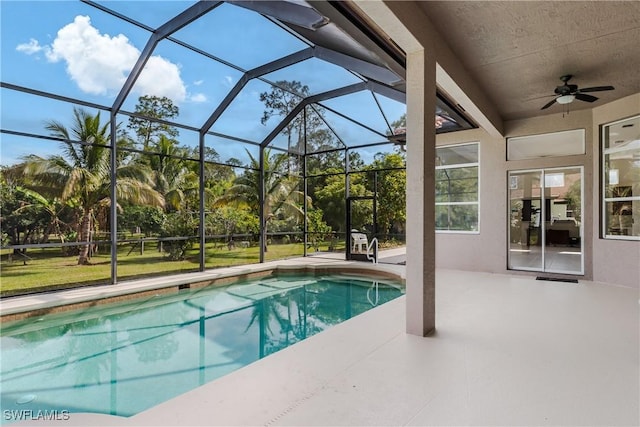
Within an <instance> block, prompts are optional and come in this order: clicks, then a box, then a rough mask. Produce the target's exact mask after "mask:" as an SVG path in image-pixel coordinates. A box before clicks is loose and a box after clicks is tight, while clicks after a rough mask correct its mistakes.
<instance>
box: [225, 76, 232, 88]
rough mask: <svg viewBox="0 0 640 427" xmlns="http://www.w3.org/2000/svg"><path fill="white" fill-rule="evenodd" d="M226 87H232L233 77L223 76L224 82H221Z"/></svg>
mask: <svg viewBox="0 0 640 427" xmlns="http://www.w3.org/2000/svg"><path fill="white" fill-rule="evenodd" d="M223 83H224V84H225V85H226V86H228V87H231V86H233V77H231V76H224V82H223Z"/></svg>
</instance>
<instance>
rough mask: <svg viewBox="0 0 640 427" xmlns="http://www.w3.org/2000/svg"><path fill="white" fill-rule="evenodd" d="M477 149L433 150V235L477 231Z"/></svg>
mask: <svg viewBox="0 0 640 427" xmlns="http://www.w3.org/2000/svg"><path fill="white" fill-rule="evenodd" d="M478 146H479V144H478V143H477V142H474V143H470V144H460V145H451V146H443V147H437V148H436V231H440V232H442V231H447V232H467V233H469V232H471V233H477V232H478V231H479V205H480V200H479V193H478V190H479V187H480V186H479V179H480V178H479V173H478V171H479V151H478Z"/></svg>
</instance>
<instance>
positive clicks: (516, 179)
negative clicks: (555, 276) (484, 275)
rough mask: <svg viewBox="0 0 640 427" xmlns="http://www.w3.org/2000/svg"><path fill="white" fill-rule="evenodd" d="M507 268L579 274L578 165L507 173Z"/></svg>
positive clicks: (579, 187) (580, 239)
mask: <svg viewBox="0 0 640 427" xmlns="http://www.w3.org/2000/svg"><path fill="white" fill-rule="evenodd" d="M508 185H509V253H508V262H509V268H510V269H512V270H530V271H542V272H550V273H564V274H584V267H583V265H584V261H583V259H584V254H583V250H582V248H583V243H582V240H583V239H582V233H583V231H582V212H583V209H582V168H581V167H571V168H557V169H538V170H527V171H512V172H509V184H508Z"/></svg>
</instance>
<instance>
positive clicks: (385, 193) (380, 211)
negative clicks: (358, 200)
mask: <svg viewBox="0 0 640 427" xmlns="http://www.w3.org/2000/svg"><path fill="white" fill-rule="evenodd" d="M367 169H369V170H371V171H372V172H371V173H375V174H377V179H376V180H375V182H376V183H377V188H376V189H375V190H376V193H377V196H378V200H377V212H376V214H377V222H378V224H377V225H378V231H379V232H380V233H381V234H383V235H386V234H388V233H390V232H394V231H395V232H400V231H402V230H404V227H405V223H406V221H407V213H406V200H407V193H406V181H407V172H406V170H405V158H404V154H401V153H385V154H381V153H378V154H377V155H376V156H375V160H374V161H373V163H372V164H371V166H369V167H368V168H367Z"/></svg>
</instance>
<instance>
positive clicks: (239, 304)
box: [0, 275, 404, 423]
mask: <svg viewBox="0 0 640 427" xmlns="http://www.w3.org/2000/svg"><path fill="white" fill-rule="evenodd" d="M403 293H404V290H403V288H402V287H401V286H400V285H399V284H394V283H392V282H379V281H372V280H367V279H361V278H353V277H351V276H330V275H328V276H318V277H316V276H289V275H287V276H278V277H275V276H270V277H268V278H264V279H260V280H254V281H247V282H243V283H238V284H234V285H231V286H225V287H215V288H203V289H198V290H183V291H181V292H179V293H177V294H171V295H164V296H156V297H152V298H145V299H135V300H131V301H128V302H124V303H118V304H105V305H101V306H97V307H92V308H91V309H88V310H81V311H74V312H68V313H61V314H54V315H48V316H45V317H42V318H37V319H34V318H32V319H28V320H25V321H20V322H15V323H10V324H4V325H3V326H2V331H1V332H2V336H1V338H0V345H1V355H2V358H1V361H0V367H1V376H0V386H1V394H2V410H3V411H2V412H3V417H2V421H1V422H4V423H7V422H10V421H12V419H11V417H12V416H13V415H11V414H19V415H16V416H23V415H24V414H25V412H24V411H29V410H31V411H34V412H33V414H37V413H38V412H37V411H41V412H40V413H41V414H42V413H43V412H42V411H48V412H47V413H48V414H52V413H53V414H54V415H55V416H58V417H64V416H67V415H66V414H68V413H71V414H72V413H73V412H98V413H105V414H114V415H121V416H130V415H133V414H136V413H138V412H140V411H143V410H145V409H147V408H150V407H152V406H154V405H157V404H158V403H161V402H163V401H165V400H168V399H170V398H172V397H175V396H177V395H179V394H182V393H184V392H186V391H188V390H191V389H193V388H196V387H198V386H200V385H202V384H204V383H206V382H209V381H212V380H214V379H216V378H219V377H221V376H223V375H225V374H227V373H229V372H231V371H234V370H236V369H238V368H240V367H242V366H245V365H248V364H250V363H251V362H254V361H256V360H258V359H260V358H262V357H265V356H267V355H269V354H271V353H274V352H277V351H278V350H281V349H283V348H285V347H287V346H289V345H292V344H294V343H296V342H298V341H301V340H303V339H305V338H307V337H309V336H311V335H314V334H316V333H318V332H320V331H322V330H324V329H326V328H328V327H330V326H332V325H335V324H337V323H340V322H342V321H344V320H346V319H349V318H351V317H353V316H355V315H358V314H360V313H363V312H365V311H367V310H369V309H371V308H373V307H375V306H377V305H380V304H383V303H385V302H387V301H390V300H392V299H394V298H396V297H398V296H400V295H402V294H403ZM11 411H23V412H11ZM67 411H68V412H67ZM47 413H45V414H47Z"/></svg>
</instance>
